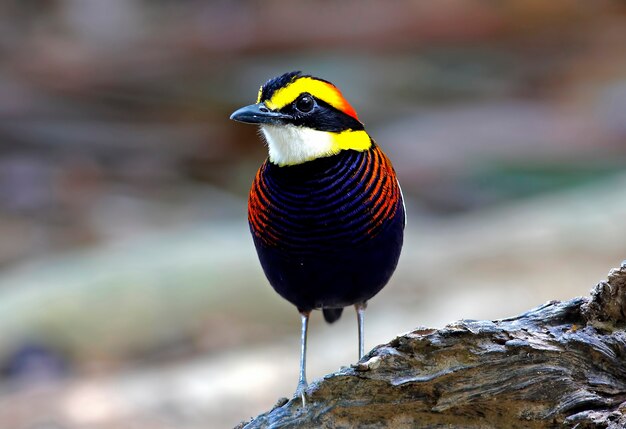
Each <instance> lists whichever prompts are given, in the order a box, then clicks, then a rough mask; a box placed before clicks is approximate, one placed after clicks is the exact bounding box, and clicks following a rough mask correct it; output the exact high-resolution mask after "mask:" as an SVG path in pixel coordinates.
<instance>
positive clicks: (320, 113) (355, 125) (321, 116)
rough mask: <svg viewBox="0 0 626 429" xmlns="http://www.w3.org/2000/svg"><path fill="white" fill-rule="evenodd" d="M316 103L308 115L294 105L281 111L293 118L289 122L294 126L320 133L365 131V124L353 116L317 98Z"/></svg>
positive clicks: (289, 105)
mask: <svg viewBox="0 0 626 429" xmlns="http://www.w3.org/2000/svg"><path fill="white" fill-rule="evenodd" d="M313 98H315V97H313ZM315 101H316V103H317V106H315V107H314V108H313V110H311V111H310V112H308V113H302V112H299V111H298V110H297V109H296V108H295V107H294V105H293V104H294V103H291V104H288V105H287V106H285V107H283V108H282V109H280V112H281V113H284V114H287V115H289V116H291V120H289V121H288V122H289V123H291V124H293V125H296V126H302V127H307V128H313V129H315V130H319V131H332V132H341V131H345V130H355V131H358V130H362V129H363V124H362V123H360V122H359V121H357V120H356V119H354V118H353V117H352V116H350V115H346V114H345V113H343V112H342V111H340V110H337V109H335V108H334V107H333V106H331V105H330V104H328V103H326V102H325V101H322V100H320V99H317V98H315Z"/></svg>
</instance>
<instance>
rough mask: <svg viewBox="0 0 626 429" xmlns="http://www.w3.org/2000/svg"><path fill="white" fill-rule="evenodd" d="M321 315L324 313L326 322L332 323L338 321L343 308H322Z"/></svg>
mask: <svg viewBox="0 0 626 429" xmlns="http://www.w3.org/2000/svg"><path fill="white" fill-rule="evenodd" d="M322 313H324V320H326V322H328V323H333V322H336V321H337V320H339V318H340V317H341V313H343V308H323V309H322Z"/></svg>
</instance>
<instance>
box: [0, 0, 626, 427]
mask: <svg viewBox="0 0 626 429" xmlns="http://www.w3.org/2000/svg"><path fill="white" fill-rule="evenodd" d="M291 70H302V71H304V72H305V73H309V74H314V75H317V76H320V77H322V78H324V79H327V80H330V81H332V82H334V83H335V84H337V86H339V87H340V88H341V89H342V91H343V93H344V95H345V96H346V98H347V99H348V100H349V101H350V102H351V104H352V105H353V106H354V107H355V108H356V110H357V111H358V112H359V116H360V118H361V119H362V120H363V121H364V123H365V124H366V126H367V129H368V131H369V132H370V134H371V135H372V136H373V137H374V138H375V139H376V140H377V141H378V143H379V144H380V145H381V146H382V147H383V149H384V150H385V151H386V152H387V154H388V155H389V156H390V158H391V159H392V160H393V162H394V165H395V167H396V170H397V172H398V174H399V177H400V180H401V183H402V186H403V189H404V194H405V198H406V203H407V209H408V213H409V219H408V227H407V231H406V239H405V247H404V251H403V256H402V258H401V260H400V264H399V268H398V270H397V272H396V275H395V277H394V278H393V279H392V281H391V283H390V284H389V285H388V286H387V287H386V288H385V289H384V290H383V291H382V292H381V293H380V294H379V295H378V296H377V297H376V298H375V299H373V300H372V301H370V305H369V308H368V311H367V319H366V324H367V333H366V346H367V347H366V348H367V350H369V349H371V348H372V347H374V346H375V345H376V344H380V343H383V342H387V341H389V340H390V339H392V338H393V337H394V336H395V335H398V334H400V333H403V332H406V331H409V330H411V329H413V328H415V327H417V326H421V325H424V326H433V327H441V326H444V325H445V324H446V323H449V322H452V321H454V320H457V319H461V318H473V319H483V318H502V317H507V316H512V315H515V314H518V313H520V312H522V311H524V310H527V309H529V308H531V307H534V306H536V305H539V304H542V303H543V302H545V301H547V300H551V299H569V298H571V297H574V296H578V295H585V294H587V293H588V291H589V289H590V288H591V287H592V286H593V285H594V284H595V283H596V282H597V281H599V280H602V279H604V278H605V275H606V273H607V271H608V270H609V269H610V268H611V267H615V266H618V265H619V264H620V262H621V260H622V259H626V235H625V233H624V222H625V221H626V114H625V112H626V6H625V4H624V3H623V2H620V1H608V0H596V1H593V2H583V1H566V0H552V1H549V2H547V1H542V0H507V1H499V2H493V1H474V0H443V1H437V2H429V1H417V0H403V1H397V2H386V1H383V0H368V1H358V0H347V1H342V2H333V1H313V0H307V1H301V2H287V1H279V0H271V1H199V0H185V1H168V0H159V1H150V2H148V1H146V0H106V1H105V0H5V1H3V2H2V3H0V237H2V238H1V240H0V269H1V270H0V429H22V428H33V429H35V428H37V429H44V428H45V429H74V428H85V429H92V428H93V429H100V428H116V429H118V428H138V429H139V428H154V429H165V428H167V429H169V428H178V429H191V428H227V427H232V426H234V425H236V424H237V423H238V422H239V421H241V420H244V419H248V418H250V417H252V416H254V415H257V414H258V413H260V412H262V411H266V410H268V409H269V408H271V406H272V405H273V404H274V403H275V402H276V400H277V398H279V397H281V396H289V397H290V396H291V395H292V393H293V391H294V389H295V387H296V382H297V366H298V358H299V336H298V335H299V315H298V313H297V312H296V310H295V309H294V308H293V307H292V306H291V305H290V304H288V303H287V302H285V301H283V300H282V299H281V298H280V297H278V295H276V294H275V293H274V292H273V291H272V289H271V288H270V286H269V285H268V283H267V281H266V280H265V278H264V276H263V273H262V271H261V269H260V266H259V264H258V261H257V259H256V254H255V252H254V249H253V245H252V241H251V239H250V237H249V233H248V227H247V222H246V197H247V192H248V189H249V186H250V183H251V181H252V178H253V177H254V174H255V172H256V169H257V168H258V166H259V165H260V164H261V162H262V161H263V160H264V158H265V156H266V152H265V147H264V144H263V143H262V142H261V141H260V140H259V138H258V136H257V134H256V130H255V129H254V127H250V126H244V125H241V124H237V123H234V122H231V121H229V120H228V116H229V114H230V113H231V112H232V111H233V110H235V109H236V108H238V107H240V106H243V105H245V104H249V103H252V102H254V100H255V98H256V93H257V90H258V87H259V86H260V85H261V84H262V83H263V82H265V81H266V80H267V79H269V78H271V77H273V76H276V75H278V74H281V73H283V72H286V71H291ZM311 323H312V326H311V328H310V342H309V361H308V375H309V378H310V380H314V379H316V378H319V377H321V376H323V375H324V374H326V373H328V372H331V371H334V370H336V369H338V368H340V367H341V366H344V365H349V364H351V363H354V362H355V361H356V356H357V334H356V320H355V317H354V315H353V312H352V311H351V310H350V309H348V311H346V312H345V313H344V316H343V318H342V319H341V320H340V321H339V322H337V323H336V324H334V325H333V326H329V325H326V324H324V323H323V322H322V318H321V314H319V313H317V312H316V313H315V314H314V315H313V318H312V322H311Z"/></svg>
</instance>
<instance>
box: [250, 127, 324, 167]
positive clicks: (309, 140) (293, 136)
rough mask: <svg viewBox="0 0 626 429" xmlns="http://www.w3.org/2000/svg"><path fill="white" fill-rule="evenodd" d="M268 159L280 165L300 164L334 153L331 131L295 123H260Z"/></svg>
mask: <svg viewBox="0 0 626 429" xmlns="http://www.w3.org/2000/svg"><path fill="white" fill-rule="evenodd" d="M261 131H262V132H263V135H264V136H265V140H266V141H267V145H268V146H269V157H270V161H271V162H273V163H274V164H278V165H280V166H284V165H295V164H302V163H303V162H307V161H312V160H314V159H316V158H321V157H324V156H329V155H331V154H333V153H335V151H336V150H335V147H334V145H333V138H332V135H331V133H328V132H325V131H318V130H314V129H312V128H305V127H296V126H295V125H281V126H276V125H262V126H261Z"/></svg>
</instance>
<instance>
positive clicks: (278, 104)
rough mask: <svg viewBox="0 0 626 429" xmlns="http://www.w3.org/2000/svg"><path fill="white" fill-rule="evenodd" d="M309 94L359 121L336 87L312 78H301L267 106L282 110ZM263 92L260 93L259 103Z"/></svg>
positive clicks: (282, 90) (280, 90)
mask: <svg viewBox="0 0 626 429" xmlns="http://www.w3.org/2000/svg"><path fill="white" fill-rule="evenodd" d="M304 92H308V93H309V94H311V95H312V96H313V97H315V98H318V99H320V100H323V101H325V102H326V103H328V104H330V105H331V106H333V107H334V108H335V109H337V110H339V111H341V112H344V113H346V114H348V115H350V116H352V117H354V118H355V119H357V120H358V118H357V116H356V112H355V111H354V109H353V108H352V106H350V104H348V102H347V101H346V100H345V99H344V98H343V96H342V95H341V92H339V90H338V89H337V87H335V86H334V85H332V84H330V83H328V82H323V81H321V80H317V79H313V78H310V77H301V78H299V79H297V80H295V81H294V82H292V83H290V84H289V85H287V86H285V87H284V88H280V89H279V90H277V91H276V92H274V94H273V95H272V97H271V98H270V99H269V100H266V101H265V105H266V106H267V107H269V108H270V109H272V110H280V109H282V108H283V107H285V106H287V105H288V104H291V103H293V102H294V100H295V99H296V98H298V97H299V96H300V95H301V94H302V93H304ZM260 98H261V92H260V91H259V101H260Z"/></svg>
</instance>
